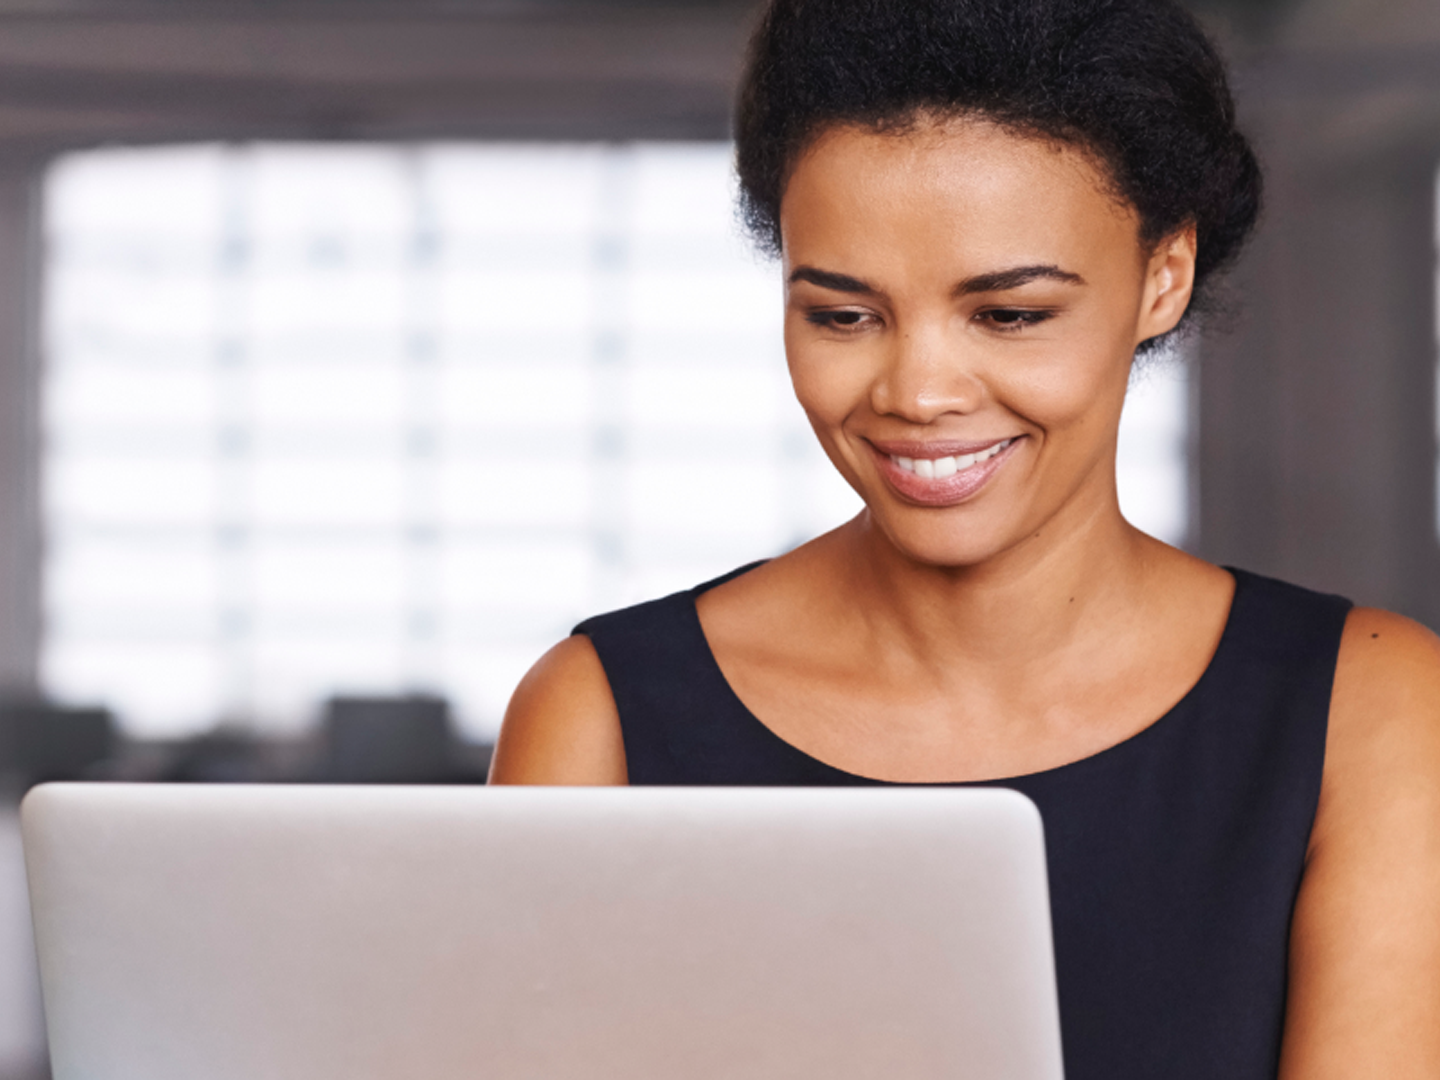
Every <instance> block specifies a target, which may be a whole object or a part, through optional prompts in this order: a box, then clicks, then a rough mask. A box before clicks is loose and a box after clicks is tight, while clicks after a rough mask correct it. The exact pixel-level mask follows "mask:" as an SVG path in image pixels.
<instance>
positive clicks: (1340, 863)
mask: <svg viewBox="0 0 1440 1080" xmlns="http://www.w3.org/2000/svg"><path fill="white" fill-rule="evenodd" d="M1280 1076H1281V1078H1282V1080H1342V1078H1343V1080H1381V1078H1384V1080H1410V1078H1415V1080H1419V1078H1421V1077H1435V1076H1440V640H1437V639H1436V638H1435V636H1434V635H1433V634H1431V633H1430V632H1429V631H1427V630H1425V629H1423V628H1422V627H1420V626H1417V625H1416V624H1414V623H1412V622H1410V621H1409V620H1407V619H1403V618H1401V617H1399V616H1397V615H1391V614H1388V613H1386V612H1381V611H1374V610H1366V609H1357V610H1356V611H1354V612H1352V613H1351V615H1350V618H1349V620H1348V621H1347V623H1346V626H1345V635H1344V638H1343V639H1342V643H1341V648H1340V662H1339V665H1338V667H1337V670H1336V676H1335V690H1334V696H1333V699H1332V702H1331V711H1330V734H1329V737H1328V740H1327V743H1326V760H1325V774H1324V782H1323V786H1322V791H1321V796H1320V807H1319V811H1318V813H1317V816H1316V821H1315V828H1314V831H1313V833H1312V837H1311V844H1310V852H1309V858H1308V860H1307V863H1306V869H1305V877H1304V881H1303V883H1302V885H1301V889H1300V897H1299V901H1298V903H1297V906H1296V910H1295V922H1294V926H1293V928H1292V933H1291V945H1290V997H1289V1006H1288V1010H1287V1017H1286V1030H1285V1047H1284V1053H1283V1056H1282V1064H1281V1069H1280Z"/></svg>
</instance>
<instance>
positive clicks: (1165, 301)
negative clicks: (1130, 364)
mask: <svg viewBox="0 0 1440 1080" xmlns="http://www.w3.org/2000/svg"><path fill="white" fill-rule="evenodd" d="M1194 291H1195V226H1194V225H1187V226H1185V227H1184V228H1183V229H1181V230H1180V231H1179V232H1177V233H1175V235H1173V236H1171V237H1169V238H1168V239H1166V240H1162V241H1161V242H1160V244H1159V246H1157V247H1156V249H1155V252H1154V254H1153V255H1151V256H1150V260H1149V262H1148V263H1147V264H1146V267H1145V292H1144V296H1143V298H1142V299H1141V302H1140V320H1139V325H1138V326H1137V327H1136V336H1135V343H1136V344H1137V345H1138V344H1139V343H1140V342H1142V341H1148V340H1149V339H1150V338H1153V337H1158V336H1159V335H1160V334H1163V333H1166V332H1167V331H1170V330H1174V329H1175V326H1176V324H1177V323H1179V322H1180V317H1181V316H1182V315H1184V314H1185V309H1186V308H1187V307H1189V306H1190V295H1191V293H1193V292H1194Z"/></svg>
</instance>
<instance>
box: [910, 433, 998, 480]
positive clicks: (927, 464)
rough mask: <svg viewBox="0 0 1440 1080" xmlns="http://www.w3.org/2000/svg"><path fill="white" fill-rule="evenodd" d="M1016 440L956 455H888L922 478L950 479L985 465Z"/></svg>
mask: <svg viewBox="0 0 1440 1080" xmlns="http://www.w3.org/2000/svg"><path fill="white" fill-rule="evenodd" d="M1014 441H1015V440H1014V439H1013V438H1012V439H1006V440H1005V441H1004V442H998V443H996V444H995V445H994V446H987V447H986V448H985V449H984V450H979V451H977V452H975V453H973V454H960V455H958V456H956V457H940V458H908V457H900V456H898V455H896V454H889V455H887V456H888V457H889V458H890V460H891V461H893V462H894V463H895V465H896V467H897V468H899V469H900V470H901V471H902V472H907V473H913V474H914V475H916V476H918V477H920V478H921V479H922V480H948V479H949V478H950V477H952V476H954V475H955V474H956V473H962V472H964V471H965V470H966V469H973V468H974V467H975V466H976V465H983V464H984V463H985V462H987V461H989V460H990V459H991V458H993V457H994V456H995V455H996V454H999V453H1002V452H1003V451H1004V450H1005V449H1006V448H1007V447H1009V446H1010V444H1011V443H1013V442H1014Z"/></svg>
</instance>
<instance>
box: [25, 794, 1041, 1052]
mask: <svg viewBox="0 0 1440 1080" xmlns="http://www.w3.org/2000/svg"><path fill="white" fill-rule="evenodd" d="M22 817H23V829H24V840H25V856H26V864H27V868H28V872H29V878H30V890H31V900H32V907H33V912H34V920H35V933H36V941H37V945H38V949H39V957H40V969H41V983H42V987H43V991H44V1001H45V1013H46V1017H47V1024H48V1028H49V1038H50V1052H51V1060H52V1067H53V1069H54V1075H55V1077H56V1080H82V1078H83V1080H290V1078H294V1080H301V1078H303V1080H400V1078H402V1077H403V1078H406V1080H409V1078H418V1077H423V1078H425V1080H459V1078H461V1077H464V1078H465V1080H476V1078H485V1080H582V1078H583V1080H752V1078H753V1080H760V1078H764V1080H770V1078H776V1080H779V1078H785V1080H802V1078H803V1080H822V1078H823V1080H861V1078H865V1080H879V1078H885V1080H940V1078H945V1080H957V1078H976V1080H1060V1078H1061V1053H1060V1031H1059V1014H1058V1008H1057V1005H1056V996H1055V976H1054V967H1053V960H1052V952H1051V940H1050V912H1049V903H1048V898H1047V893H1046V879H1045V854H1044V842H1043V838H1042V833H1041V822H1040V816H1039V813H1038V811H1037V810H1036V809H1035V807H1034V805H1033V804H1032V803H1030V802H1029V801H1028V800H1027V799H1026V798H1025V797H1024V796H1022V795H1020V794H1018V793H1016V792H1013V791H1009V790H1003V789H927V788H896V789H883V790H853V789H852V790H845V789H794V788H789V789H787V788H746V789H739V788H630V789H627V788H618V789H602V788H536V787H530V788H525V787H496V788H485V787H473V788H456V787H433V788H426V787H409V788H405V787H358V786H356V787H343V786H324V787H320V786H316V787H307V786H300V785H293V786H292V785H277V786H243V785H235V786H229V785H214V786H203V785H199V786H197V785H147V784H45V785H42V786H40V787H38V788H35V789H33V790H32V791H31V792H30V794H29V795H28V796H27V797H26V799H25V801H24V804H23V806H22Z"/></svg>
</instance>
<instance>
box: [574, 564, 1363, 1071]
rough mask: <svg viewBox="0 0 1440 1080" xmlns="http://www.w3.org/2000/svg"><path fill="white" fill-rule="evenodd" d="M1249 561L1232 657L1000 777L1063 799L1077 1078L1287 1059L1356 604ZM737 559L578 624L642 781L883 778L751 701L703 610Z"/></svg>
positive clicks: (1063, 880)
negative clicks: (1169, 696)
mask: <svg viewBox="0 0 1440 1080" xmlns="http://www.w3.org/2000/svg"><path fill="white" fill-rule="evenodd" d="M747 569H749V567H745V568H742V569H741V570H739V571H736V574H738V573H743V572H744V570H747ZM1234 574H1235V580H1236V589H1235V599H1234V601H1233V603H1232V605H1231V609H1230V615H1229V618H1228V620H1227V622H1226V625H1225V630H1224V633H1223V634H1222V636H1221V639H1220V644H1219V647H1218V648H1217V649H1216V652H1215V656H1214V658H1213V659H1212V660H1211V662H1210V665H1209V667H1208V668H1207V669H1206V671H1205V673H1204V675H1202V676H1201V678H1200V681H1199V682H1197V683H1196V684H1195V686H1194V687H1193V688H1192V689H1191V690H1190V692H1189V693H1187V694H1186V695H1185V697H1184V698H1183V699H1182V700H1181V701H1180V703H1179V704H1177V705H1176V706H1175V707H1174V708H1173V709H1171V710H1170V711H1169V712H1168V713H1166V714H1165V715H1164V716H1163V717H1161V718H1160V720H1158V721H1157V722H1155V723H1154V724H1152V725H1151V726H1150V727H1148V728H1146V729H1145V730H1143V731H1141V732H1140V733H1139V734H1137V735H1135V736H1133V737H1131V738H1129V739H1127V740H1126V741H1124V742H1122V743H1120V744H1118V745H1116V746H1113V747H1111V748H1110V749H1108V750H1104V751H1102V752H1100V753H1098V754H1095V755H1094V756H1092V757H1088V758H1084V759H1083V760H1080V761H1076V762H1073V763H1071V764H1069V765H1064V766H1061V767H1060V768H1057V769H1051V770H1048V771H1046V772H1040V773H1032V774H1030V775H1027V776H1020V777H1014V778H1012V779H1005V780H994V781H987V782H986V783H987V784H990V785H994V786H1004V787H1009V788H1014V789H1016V790H1018V791H1021V792H1023V793H1024V794H1026V795H1028V796H1029V797H1030V798H1031V799H1032V800H1034V802H1035V803H1036V805H1037V806H1039V808H1040V812H1041V814H1042V816H1043V818H1044V822H1045V834H1046V846H1047V852H1048V861H1049V873H1050V894H1051V916H1052V921H1053V926H1054V939H1055V962H1056V970H1057V977H1058V980H1059V995H1060V1016H1061V1025H1062V1032H1063V1039H1064V1047H1065V1075H1066V1077H1067V1080H1132V1078H1133V1080H1142V1078H1143V1080H1160V1078H1163V1080H1262V1078H1265V1080H1274V1077H1275V1075H1276V1070H1277V1068H1278V1063H1279V1054H1280V1038H1281V1027H1282V1023H1283V1020H1284V1012H1285V987H1286V956H1287V951H1288V950H1287V946H1288V937H1289V928H1290V917H1291V911H1292V909H1293V907H1294V903H1295V896H1296V892H1297V889H1298V887H1299V883H1300V875H1301V872H1302V869H1303V867H1304V862H1305V853H1306V848H1307V846H1308V842H1309V836H1310V827H1311V823H1312V821H1313V820H1314V816H1315V808H1316V803H1317V800H1318V797H1319V793H1320V774H1321V768H1322V765H1323V763H1324V755H1325V732H1326V726H1327V720H1328V714H1329V706H1330V689H1331V684H1332V682H1333V679H1334V674H1335V659H1336V654H1337V652H1338V649H1339V644H1340V633H1341V629H1342V627H1343V624H1344V621H1345V615H1346V612H1347V611H1348V610H1349V607H1350V604H1349V602H1348V601H1346V600H1343V599H1341V598H1339V597H1334V596H1324V595H1321V594H1319V593H1313V592H1309V591H1307V590H1304V589H1300V588H1297V587H1296V586H1293V585H1286V584H1284V583H1282V582H1278V581H1274V580H1271V579H1269V578H1263V577H1257V576H1255V575H1253V574H1248V573H1244V572H1240V571H1235V572H1234ZM733 576H735V575H734V574H731V575H727V576H726V577H724V578H720V579H718V580H717V581H713V582H709V583H707V584H705V585H701V586H699V587H698V588H696V589H692V590H690V591H688V592H681V593H676V594H675V595H673V596H668V597H665V598H664V599H662V600H655V601H651V602H650V603H646V604H640V605H638V606H636V607H632V608H627V609H625V610H624V611H617V612H613V613H611V614H608V615H601V616H598V617H596V618H593V619H589V620H587V621H586V622H583V623H581V624H580V625H579V626H578V627H576V632H577V633H583V634H587V635H589V637H590V639H591V641H592V642H593V643H594V646H595V650H596V652H597V653H599V656H600V661H601V663H602V664H603V665H604V668H605V673H606V676H607V677H608V679H609V681H610V688H611V691H612V692H613V694H614V696H615V703H616V705H617V707H618V709H619V713H620V722H621V727H622V731H623V735H624V740H625V757H626V762H627V765H628V767H629V772H630V782H631V783H632V784H741V785H793V784H817V785H874V784H879V783H881V781H877V780H871V779H867V778H865V777H860V776H855V775H853V774H851V773H847V772H843V771H841V770H840V769H836V768H833V767H832V766H829V765H826V764H824V763H823V762H820V761H817V760H816V759H814V758H812V757H810V756H809V755H807V754H805V753H803V752H802V751H800V750H799V749H797V748H795V747H794V746H792V745H790V744H789V743H787V742H785V741H784V740H782V739H781V738H780V737H779V736H777V735H775V734H774V733H773V732H771V731H770V730H769V729H768V728H767V727H765V726H764V724H762V723H761V722H760V721H759V720H758V719H757V718H756V717H755V716H754V715H753V714H752V713H750V711H749V710H747V709H746V708H745V706H744V705H743V704H741V702H740V699H739V698H738V697H736V695H735V693H734V691H733V690H732V689H731V688H730V685H729V684H728V683H727V682H726V681H725V678H724V676H723V675H722V674H721V671H720V667H719V665H718V664H717V663H716V661H715V657H714V654H712V653H711V651H710V647H709V645H708V643H707V642H706V640H705V636H704V633H703V632H702V630H701V627H700V620H699V618H698V616H697V615H696V612H695V597H696V596H698V595H699V594H700V593H701V592H703V591H705V590H706V589H708V588H712V587H713V586H715V585H717V584H720V583H721V582H723V581H726V580H729V578H730V577H733Z"/></svg>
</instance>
